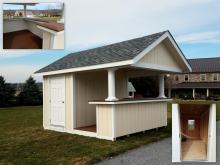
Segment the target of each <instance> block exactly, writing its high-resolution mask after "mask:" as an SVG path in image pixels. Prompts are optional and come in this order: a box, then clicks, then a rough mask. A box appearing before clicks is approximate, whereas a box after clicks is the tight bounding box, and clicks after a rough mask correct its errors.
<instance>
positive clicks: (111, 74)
mask: <svg viewBox="0 0 220 165" xmlns="http://www.w3.org/2000/svg"><path fill="white" fill-rule="evenodd" d="M116 70H117V69H116V68H110V69H108V98H107V99H105V101H117V100H118V99H117V98H116V96H115V71H116Z"/></svg>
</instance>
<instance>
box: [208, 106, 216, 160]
mask: <svg viewBox="0 0 220 165" xmlns="http://www.w3.org/2000/svg"><path fill="white" fill-rule="evenodd" d="M207 160H208V162H216V104H214V103H213V104H211V105H210V108H209V126H208V145H207Z"/></svg>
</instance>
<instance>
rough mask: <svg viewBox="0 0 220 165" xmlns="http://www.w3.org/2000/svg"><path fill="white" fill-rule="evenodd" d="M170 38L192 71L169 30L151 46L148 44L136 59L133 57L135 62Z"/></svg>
mask: <svg viewBox="0 0 220 165" xmlns="http://www.w3.org/2000/svg"><path fill="white" fill-rule="evenodd" d="M166 38H169V40H170V41H171V43H172V44H173V45H174V48H175V49H176V51H177V52H178V54H179V55H180V57H181V59H182V60H183V62H184V64H185V65H186V66H187V68H188V69H189V70H190V72H191V71H192V68H191V67H190V65H189V64H188V62H187V61H186V59H185V57H184V55H183V53H182V52H181V50H180V49H179V47H178V46H177V44H176V42H175V41H174V39H173V37H172V36H171V35H170V33H169V32H166V33H164V34H163V35H162V36H161V37H160V38H158V39H157V40H156V41H155V42H153V43H152V44H151V45H150V46H148V47H147V48H146V49H144V50H143V51H142V52H141V53H140V54H138V55H137V56H136V57H135V58H134V59H133V64H134V63H137V62H138V61H139V60H140V59H141V58H143V57H144V56H145V55H146V54H147V53H149V52H150V51H151V50H152V49H153V48H155V47H156V46H157V45H159V44H160V43H161V42H162V41H163V40H164V39H166Z"/></svg>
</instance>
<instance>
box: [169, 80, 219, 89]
mask: <svg viewBox="0 0 220 165" xmlns="http://www.w3.org/2000/svg"><path fill="white" fill-rule="evenodd" d="M185 88H220V83H219V82H182V83H179V84H175V85H173V86H172V89H185Z"/></svg>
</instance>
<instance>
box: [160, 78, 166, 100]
mask: <svg viewBox="0 0 220 165" xmlns="http://www.w3.org/2000/svg"><path fill="white" fill-rule="evenodd" d="M158 98H166V96H165V95H164V75H162V74H161V75H159V96H158Z"/></svg>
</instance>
